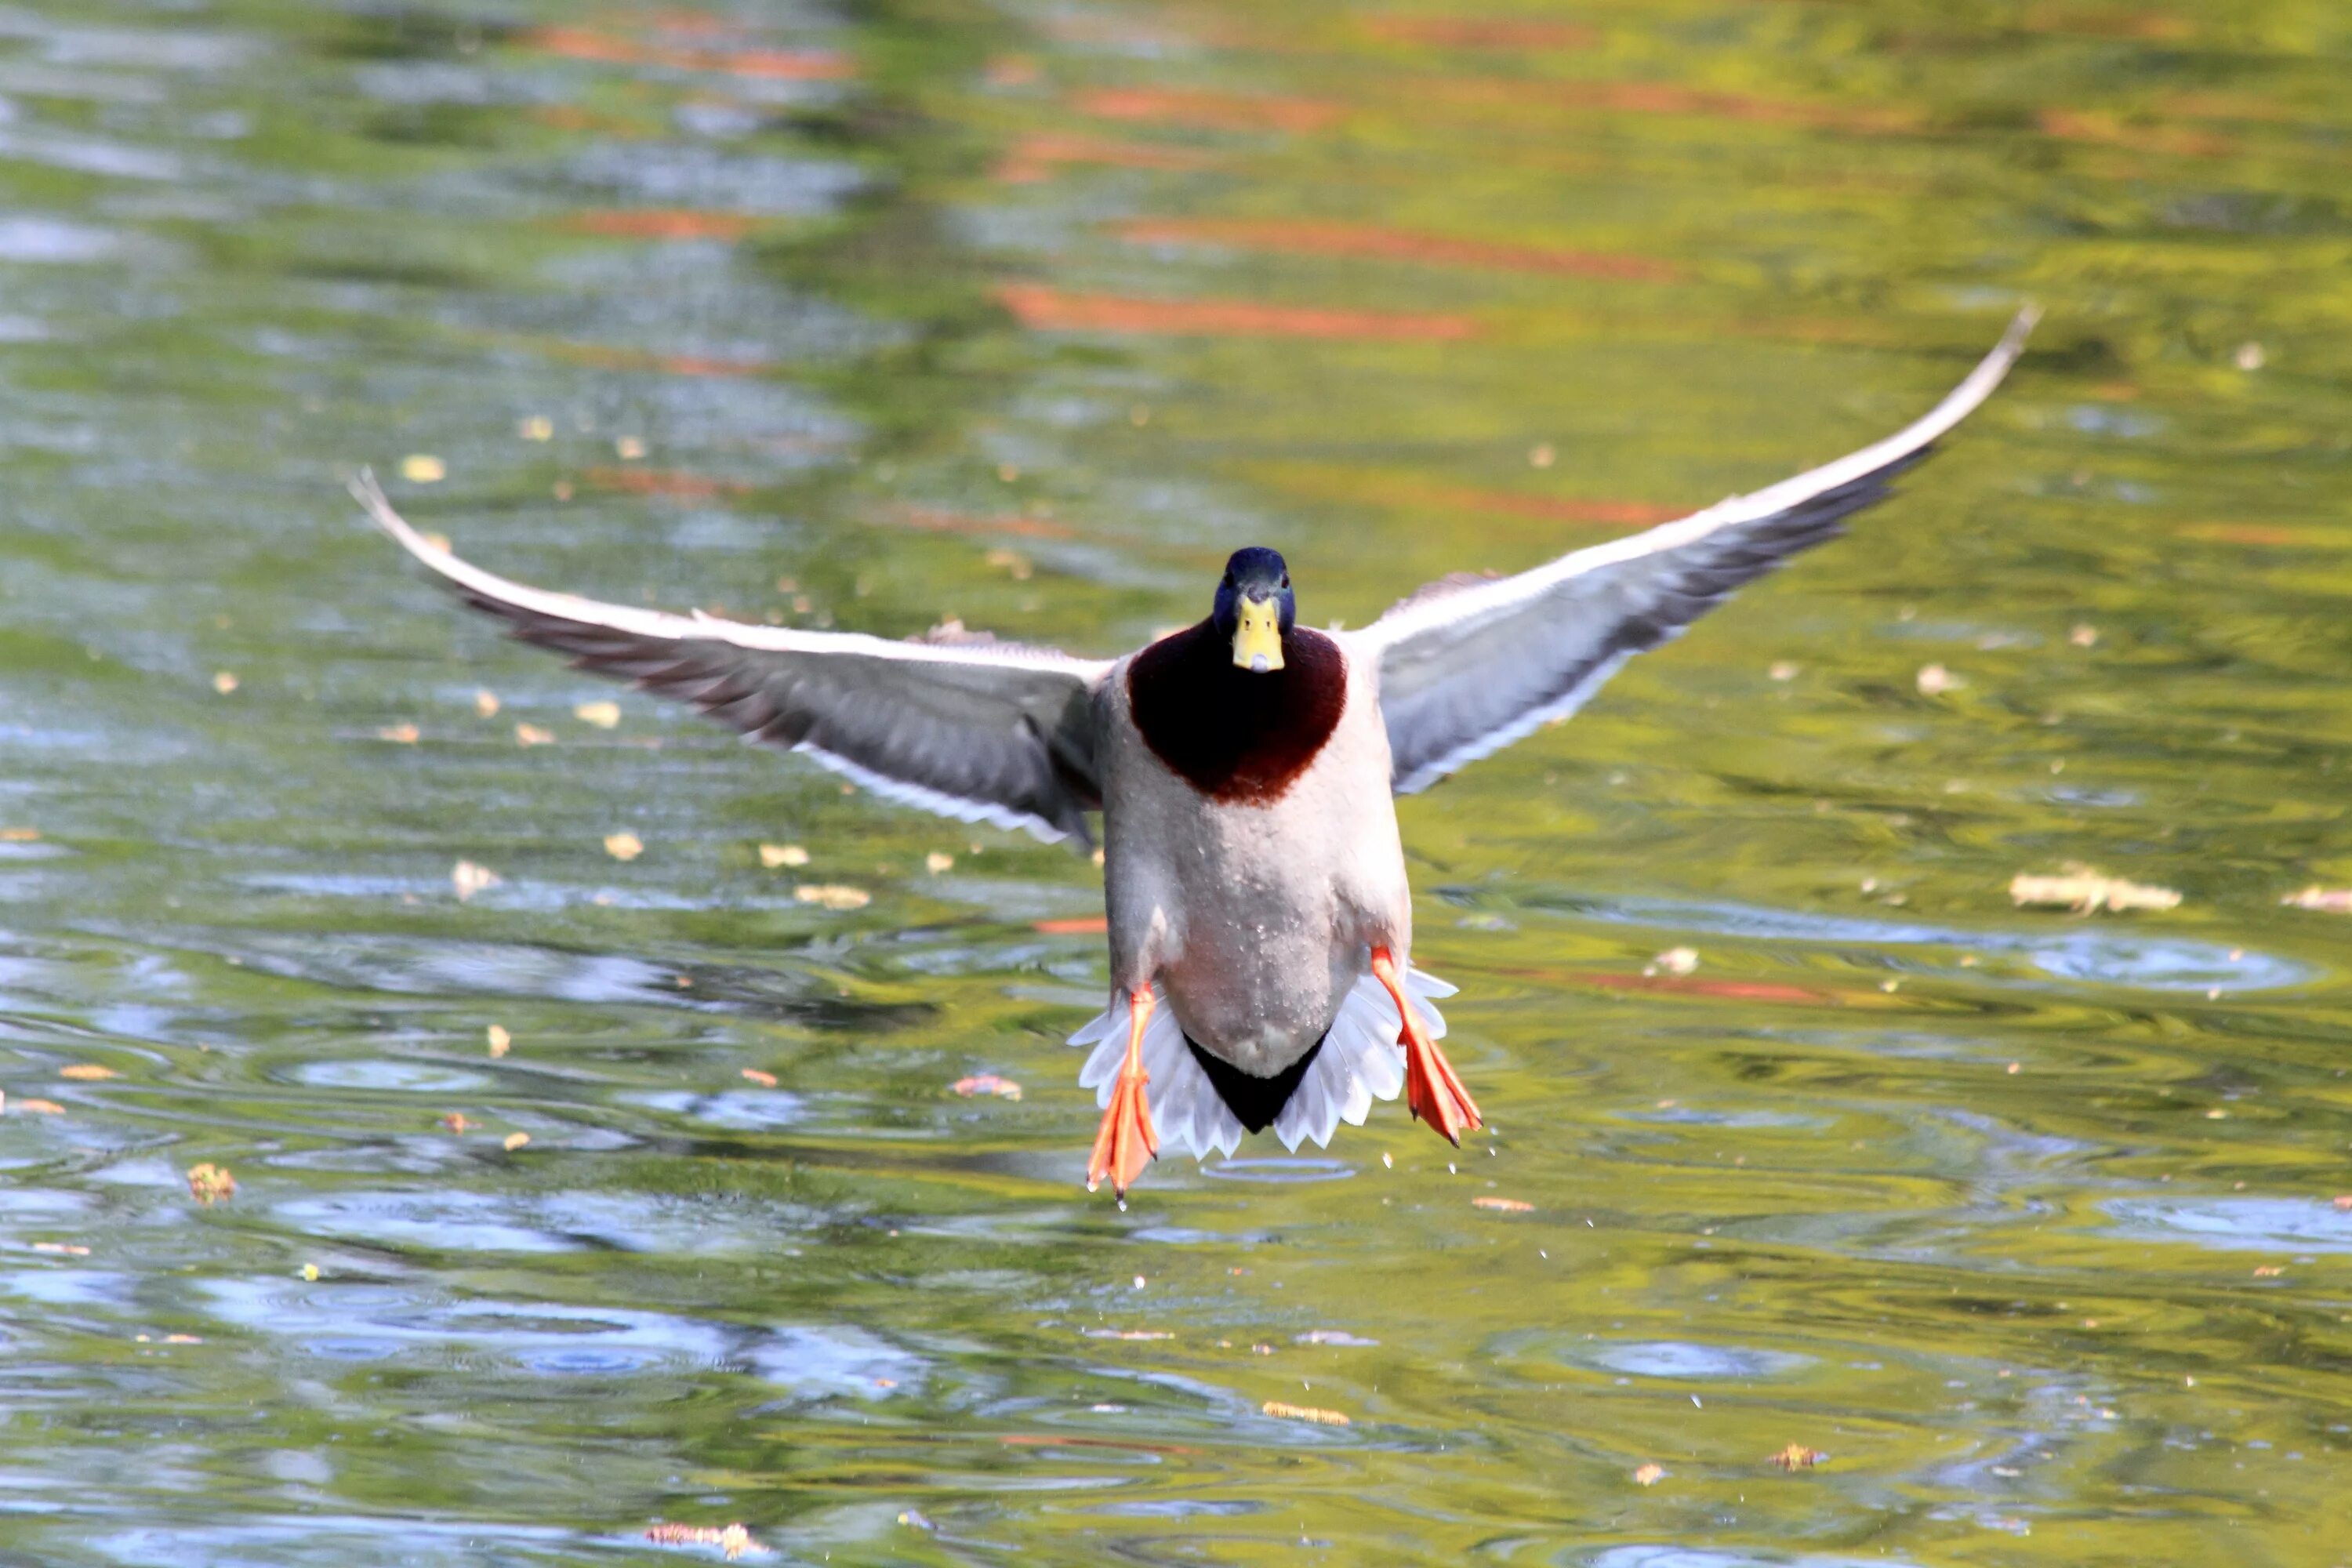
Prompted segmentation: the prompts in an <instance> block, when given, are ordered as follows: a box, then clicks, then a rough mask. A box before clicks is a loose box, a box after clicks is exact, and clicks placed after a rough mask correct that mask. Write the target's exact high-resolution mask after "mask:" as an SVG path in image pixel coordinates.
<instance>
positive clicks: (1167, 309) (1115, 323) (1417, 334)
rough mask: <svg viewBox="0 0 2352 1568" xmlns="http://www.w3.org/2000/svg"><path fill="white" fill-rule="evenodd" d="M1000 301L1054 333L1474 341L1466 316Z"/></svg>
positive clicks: (1066, 299) (1209, 303) (1211, 304)
mask: <svg viewBox="0 0 2352 1568" xmlns="http://www.w3.org/2000/svg"><path fill="white" fill-rule="evenodd" d="M996 297H997V299H998V300H1000V301H1001V302H1003V305H1004V307H1005V308H1006V309H1007V310H1011V311H1012V312H1013V315H1014V316H1016V317H1017V318H1019V320H1020V321H1021V324H1022V325H1023V326H1024V327H1028V328H1030V329H1032V330H1033V331H1047V332H1119V333H1135V334H1151V335H1160V336H1178V337H1234V338H1267V337H1273V338H1339V339H1351V340H1355V341H1358V342H1441V341H1447V340H1453V339H1459V338H1469V337H1475V336H1476V335H1477V332H1478V324H1477V322H1475V321H1473V320H1471V319H1470V318H1469V317H1467V316H1458V315H1441V314H1415V313H1410V312H1404V311H1391V310H1325V309H1322V308H1320V307H1317V306H1312V305H1261V304H1256V303H1254V302H1251V301H1248V300H1138V299H1132V298H1129V297H1127V296H1124V295H1118V294H1068V293H1064V292H1063V291H1062V290H1060V289H1051V288H1047V287H1046V286H1045V285H1044V284H1041V283H1007V284H1004V285H1003V286H1002V287H1000V288H999V289H997V290H996Z"/></svg>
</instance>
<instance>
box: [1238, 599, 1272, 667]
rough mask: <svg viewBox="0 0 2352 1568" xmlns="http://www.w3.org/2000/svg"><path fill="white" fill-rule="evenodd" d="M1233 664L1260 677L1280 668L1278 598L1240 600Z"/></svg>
mask: <svg viewBox="0 0 2352 1568" xmlns="http://www.w3.org/2000/svg"><path fill="white" fill-rule="evenodd" d="M1234 663H1235V664H1237V665H1239V666H1241V667H1242V668H1244V669H1247V670H1253V671H1255V672H1256V673H1257V674H1259V675H1264V674H1265V673H1266V672H1267V671H1268V670H1273V669H1280V668H1282V605H1281V602H1280V600H1279V599H1276V598H1265V599H1251V598H1246V597H1245V598H1244V599H1243V600H1242V602H1241V610H1240V622H1239V624H1238V625H1237V626H1234Z"/></svg>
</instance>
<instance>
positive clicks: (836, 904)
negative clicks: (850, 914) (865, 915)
mask: <svg viewBox="0 0 2352 1568" xmlns="http://www.w3.org/2000/svg"><path fill="white" fill-rule="evenodd" d="M793 898H795V899H798V900H800V901H801V902H802V903H804V904H817V905H820V906H822V907H823V908H825V909H828V910H862V909H864V908H865V907H866V905H868V904H870V903H872V902H873V901H874V895H873V894H871V893H869V892H867V891H866V889H863V888H851V887H845V886H843V885H842V884H840V883H838V882H803V883H802V884H801V885H800V886H799V887H797V888H794V889H793Z"/></svg>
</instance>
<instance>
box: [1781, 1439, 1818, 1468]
mask: <svg viewBox="0 0 2352 1568" xmlns="http://www.w3.org/2000/svg"><path fill="white" fill-rule="evenodd" d="M1827 1458H1829V1456H1828V1455H1827V1454H1824V1453H1822V1451H1821V1450H1820V1449H1819V1448H1808V1447H1805V1446H1804V1445H1803V1444H1802V1443H1791V1444H1790V1445H1789V1446H1788V1447H1785V1448H1783V1449H1781V1450H1780V1452H1779V1453H1777V1454H1775V1455H1773V1456H1772V1463H1773V1464H1775V1465H1777V1466H1778V1467H1780V1468H1781V1469H1784V1470H1810V1469H1811V1468H1813V1467H1814V1466H1815V1465H1818V1464H1821V1463H1822V1462H1823V1461H1824V1460H1826V1459H1827Z"/></svg>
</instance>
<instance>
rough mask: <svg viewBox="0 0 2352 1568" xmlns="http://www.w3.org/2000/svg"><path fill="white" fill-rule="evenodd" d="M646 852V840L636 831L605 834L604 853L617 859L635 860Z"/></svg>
mask: <svg viewBox="0 0 2352 1568" xmlns="http://www.w3.org/2000/svg"><path fill="white" fill-rule="evenodd" d="M645 852H646V841H645V840H644V839H642V838H639V837H637V836H636V835H635V834H634V833H608V834H606V835H604V853H605V854H607V855H610V856H611V857H612V858H614V859H615V860H634V859H635V858H637V857H638V856H640V855H642V854H644V853H645Z"/></svg>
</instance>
